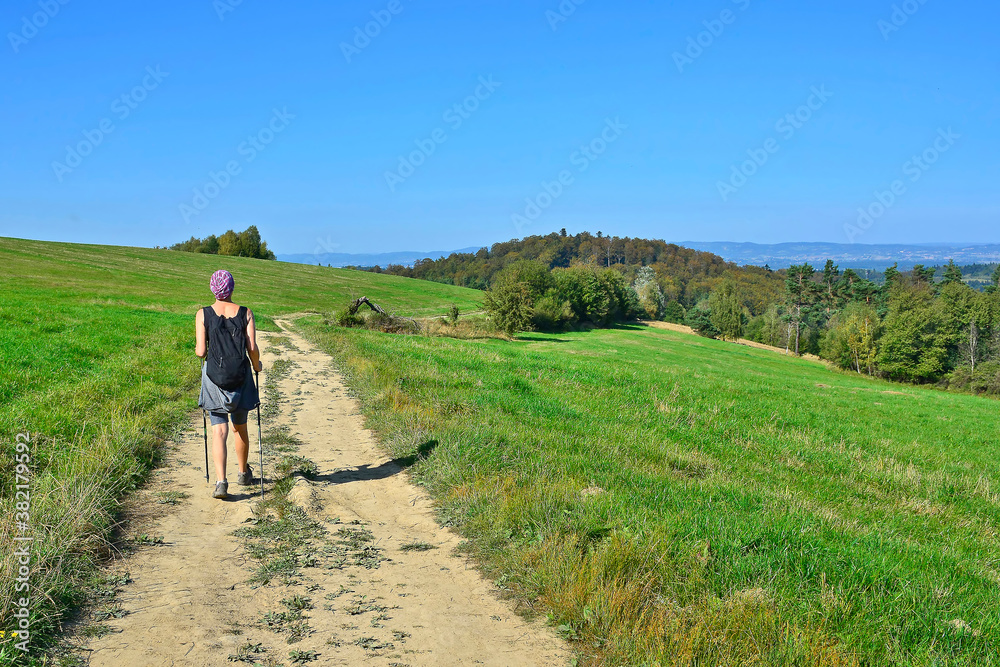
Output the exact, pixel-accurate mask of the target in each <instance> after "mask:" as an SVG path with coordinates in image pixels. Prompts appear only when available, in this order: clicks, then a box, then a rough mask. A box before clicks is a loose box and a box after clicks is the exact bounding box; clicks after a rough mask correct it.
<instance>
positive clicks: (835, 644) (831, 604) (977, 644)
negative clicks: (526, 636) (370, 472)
mask: <svg viewBox="0 0 1000 667" xmlns="http://www.w3.org/2000/svg"><path fill="white" fill-rule="evenodd" d="M301 324H302V326H303V328H304V329H305V331H306V333H307V334H308V335H309V336H311V337H312V339H313V340H315V341H317V342H318V343H319V344H320V345H322V346H323V347H324V348H325V349H326V350H327V351H328V352H330V353H331V354H333V355H334V356H335V357H336V358H337V359H338V360H339V363H340V365H341V367H342V368H343V369H344V370H345V371H346V372H347V373H348V375H349V381H350V383H351V385H352V387H354V389H355V391H356V392H357V393H358V395H359V398H360V399H361V401H362V404H363V409H364V411H365V413H366V414H367V415H368V416H369V417H371V418H372V419H371V421H370V424H371V426H372V428H374V429H376V430H377V431H378V432H379V433H380V435H381V437H382V439H383V440H384V441H385V442H386V443H387V444H388V446H390V447H391V448H393V449H394V450H395V451H397V452H399V453H400V454H402V453H405V452H410V451H412V450H413V449H414V447H417V446H420V445H422V444H423V445H425V448H426V444H427V443H430V445H431V446H434V449H433V453H432V454H431V455H430V457H429V458H428V460H426V461H425V462H423V463H421V464H419V465H418V467H417V468H416V474H417V476H418V479H419V481H420V483H422V484H424V485H426V487H427V488H428V489H429V490H430V491H431V493H432V494H433V495H434V496H435V497H436V498H437V499H438V500H439V501H440V507H441V516H442V518H443V520H444V521H445V522H446V523H448V524H450V525H453V526H455V527H456V528H457V529H458V530H460V531H461V532H462V533H463V534H464V535H465V536H467V537H468V538H469V550H470V551H471V552H472V553H474V554H475V555H476V556H477V557H478V558H479V559H480V561H481V562H482V563H484V564H485V568H486V570H487V572H488V573H489V575H490V576H491V577H492V578H494V579H495V580H496V581H497V582H498V583H499V585H500V586H501V587H502V588H504V589H506V590H507V591H508V592H509V593H510V594H511V595H513V596H514V597H516V598H517V599H519V600H521V601H523V602H524V603H525V604H527V605H530V606H532V607H533V608H534V609H535V610H536V611H538V612H540V613H545V614H549V615H550V617H551V621H552V623H553V624H554V625H555V626H557V627H558V628H559V630H560V631H561V632H562V633H563V634H564V635H565V636H566V637H568V638H572V639H576V640H578V647H579V648H580V650H582V651H583V652H584V654H585V661H587V659H588V658H589V661H593V662H595V663H601V664H612V665H890V664H896V665H989V664H998V663H1000V653H998V651H1000V540H998V532H997V530H998V526H1000V445H998V443H997V438H998V436H1000V414H998V409H997V408H998V404H997V402H995V401H992V400H985V399H981V398H976V397H972V396H965V395H956V394H949V393H945V392H940V391H934V390H927V389H918V388H911V387H906V386H901V385H894V384H889V383H885V382H880V381H872V380H868V379H866V378H862V377H859V376H857V375H849V374H843V373H838V372H834V371H831V370H828V369H827V368H826V367H824V366H823V365H821V364H819V363H817V362H811V361H806V360H800V359H795V358H790V357H785V356H783V355H779V354H775V353H773V352H769V351H763V350H756V349H751V348H748V347H743V346H737V345H733V344H727V343H722V342H718V341H712V340H708V339H704V338H698V337H695V336H690V335H685V334H680V333H674V332H670V331H663V330H654V329H647V328H643V327H638V326H636V327H623V328H620V329H617V330H599V331H592V332H588V333H573V334H560V335H539V334H531V335H525V336H522V337H521V338H520V340H518V341H516V342H507V341H500V340H491V341H460V340H451V339H445V338H426V337H408V336H388V335H382V334H377V333H371V332H360V331H353V330H350V331H349V330H343V329H337V328H331V327H327V326H325V325H324V324H323V323H321V322H320V321H319V320H318V318H313V319H312V321H302V322H301Z"/></svg>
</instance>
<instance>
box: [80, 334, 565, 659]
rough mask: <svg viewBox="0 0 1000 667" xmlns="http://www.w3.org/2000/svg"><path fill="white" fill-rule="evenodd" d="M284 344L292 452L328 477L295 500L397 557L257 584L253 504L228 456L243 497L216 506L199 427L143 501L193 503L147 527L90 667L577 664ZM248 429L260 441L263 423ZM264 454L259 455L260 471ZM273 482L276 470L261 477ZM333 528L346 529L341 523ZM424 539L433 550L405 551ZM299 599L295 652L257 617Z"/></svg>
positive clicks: (319, 359)
mask: <svg viewBox="0 0 1000 667" xmlns="http://www.w3.org/2000/svg"><path fill="white" fill-rule="evenodd" d="M285 326H286V328H287V324H285ZM284 335H286V336H289V337H290V338H291V340H292V341H293V345H294V348H297V349H287V350H285V351H284V352H283V353H282V356H283V357H284V358H286V359H289V360H290V361H292V362H293V364H294V367H293V370H292V372H291V373H290V375H289V376H288V377H287V378H286V379H285V380H283V381H282V383H281V384H280V385H279V386H280V388H281V390H282V393H283V394H284V395H285V396H286V397H287V398H288V399H289V401H288V402H286V403H285V404H283V406H282V414H281V415H280V417H279V418H278V423H279V424H286V425H287V426H288V427H289V428H290V429H291V432H292V433H293V434H294V435H295V436H297V437H298V439H299V440H300V441H301V442H302V443H303V444H302V445H301V447H300V448H299V450H298V451H297V452H296V453H298V454H300V455H301V456H304V457H307V458H309V459H311V460H313V461H314V462H315V463H316V464H317V465H318V467H319V470H320V474H319V477H318V478H317V480H316V481H313V482H309V481H307V480H305V479H299V480H298V482H297V484H296V486H295V488H294V489H293V490H292V492H291V494H290V497H291V498H293V499H294V500H295V501H296V503H297V504H300V505H301V506H303V507H304V508H305V509H306V510H307V512H308V513H309V515H310V517H311V518H314V519H317V520H318V521H320V522H322V523H323V524H324V525H325V526H326V527H327V529H328V530H331V531H335V530H336V526H337V525H350V523H351V522H352V521H356V522H359V524H360V525H363V526H364V528H366V529H367V530H368V531H370V532H371V533H372V536H373V538H372V540H373V544H374V545H375V546H376V547H377V548H379V549H381V550H382V555H383V556H384V557H386V558H388V559H389V560H387V561H383V562H382V563H381V564H380V565H379V566H378V567H377V568H373V569H366V568H364V567H350V568H345V569H324V568H318V567H317V568H307V569H304V570H303V577H302V580H301V582H300V583H298V584H297V585H291V586H286V585H282V584H278V583H272V584H269V585H267V586H263V587H259V588H251V587H250V586H249V585H248V584H247V579H248V578H249V577H250V575H251V573H252V570H253V568H254V563H252V562H251V560H250V559H249V558H248V557H247V555H246V553H245V549H244V547H243V545H242V544H241V543H240V541H239V540H238V539H237V538H235V537H234V536H233V535H232V532H233V530H234V529H236V528H238V527H240V526H241V525H242V523H243V522H244V521H245V520H247V519H250V518H251V511H250V500H249V498H248V495H247V494H246V493H242V489H241V488H240V487H237V486H236V485H235V482H234V479H235V472H234V470H235V461H234V459H233V458H232V456H231V458H230V464H229V465H230V491H231V492H233V491H235V494H234V495H232V496H230V500H229V501H224V502H223V501H217V500H213V499H212V498H210V497H209V495H210V487H209V485H207V484H206V483H205V481H204V471H203V470H202V469H201V463H200V462H201V461H202V460H203V456H204V454H203V443H202V434H201V423H200V422H201V419H200V416H199V417H198V418H197V419H196V420H193V421H192V424H191V428H190V429H188V430H187V431H186V432H185V434H184V435H183V438H182V440H181V441H180V443H179V446H178V447H176V448H175V450H174V451H173V452H171V453H170V454H169V455H168V457H167V461H166V464H165V466H164V468H163V469H161V470H159V471H157V473H156V475H155V478H154V482H153V483H152V484H151V485H150V487H149V488H148V489H147V490H145V491H143V492H142V493H144V494H148V495H149V496H150V498H153V497H154V496H153V494H155V493H157V492H162V491H165V490H178V491H184V492H186V493H187V494H189V497H188V498H187V499H185V500H182V501H181V502H180V504H179V505H177V506H176V507H175V508H171V510H170V511H169V512H166V513H164V514H163V515H162V516H160V517H159V518H156V519H154V520H153V522H152V525H151V526H149V527H148V528H144V532H148V533H149V534H150V535H162V536H163V537H164V544H163V545H161V546H153V547H146V548H143V549H141V550H140V551H139V552H137V553H136V554H134V555H132V556H131V557H129V558H127V559H125V561H124V562H119V563H116V564H115V567H114V569H115V570H117V571H121V570H127V571H128V572H129V574H130V575H131V577H132V579H133V582H132V583H130V584H128V585H127V586H125V587H124V589H123V591H122V593H121V594H120V596H119V601H120V602H121V605H122V607H123V608H124V610H125V611H127V612H128V613H127V615H125V616H124V617H123V618H120V619H112V620H109V621H105V623H106V624H108V625H111V626H112V627H114V628H115V630H116V632H115V633H114V634H110V635H107V636H105V637H102V638H99V639H92V640H90V642H89V647H88V648H89V657H90V664H91V665H94V666H105V665H106V666H119V665H129V666H132V665H192V666H195V665H197V666H198V667H209V666H216V665H218V666H222V665H233V664H234V663H233V662H231V661H230V660H229V656H230V655H233V654H237V653H238V651H239V650H240V647H245V646H246V645H247V644H251V645H253V644H257V643H261V644H263V646H264V647H266V648H267V649H268V651H267V653H263V654H259V655H257V656H255V659H256V660H257V661H259V663H260V664H264V665H267V664H286V665H288V664H291V660H290V658H289V652H290V651H293V650H295V651H302V652H307V651H314V652H316V653H318V654H319V656H318V658H317V659H316V660H315V661H314V662H312V663H311V664H317V665H387V666H388V665H392V666H394V667H401V666H403V665H410V666H413V667H415V666H417V665H497V666H501V665H503V666H506V665H544V666H548V665H566V664H568V663H569V660H570V657H571V656H570V652H569V651H568V650H567V648H566V646H565V644H564V643H563V642H562V641H561V640H559V639H558V638H556V637H555V636H554V634H553V633H552V632H551V631H550V630H548V629H546V628H544V627H542V626H540V625H538V624H529V623H527V622H525V621H524V620H523V619H521V618H520V617H518V616H517V615H516V614H514V613H513V612H512V611H511V609H510V608H509V607H508V606H507V605H506V604H504V603H503V602H501V601H499V600H498V599H497V598H496V597H495V596H494V594H493V592H492V588H491V586H490V584H489V583H488V582H487V581H485V580H484V579H483V578H482V577H481V576H480V575H479V573H478V572H477V571H476V570H474V569H472V567H471V566H470V564H469V563H468V562H467V560H466V559H465V558H463V557H460V556H458V555H456V552H455V547H456V546H457V545H458V542H459V540H458V538H457V536H455V535H454V534H453V533H451V532H450V531H448V530H446V529H443V528H441V527H440V526H439V525H438V524H437V523H436V522H435V521H434V515H433V509H432V505H431V502H430V500H429V499H428V498H427V496H426V495H425V494H424V493H423V492H422V491H421V490H420V489H418V488H417V487H415V486H413V485H412V484H410V483H409V481H408V479H407V478H406V476H405V475H403V474H400V472H401V471H400V469H399V468H398V467H397V466H396V465H394V464H393V463H392V462H391V461H390V460H389V458H388V457H387V456H386V455H385V454H384V453H382V452H381V451H380V450H379V449H378V447H377V446H376V444H375V441H374V440H373V438H372V435H371V434H370V432H368V431H367V430H365V428H364V426H363V423H362V418H361V416H360V415H359V414H358V408H357V404H356V403H355V402H354V401H353V400H352V399H351V398H350V397H349V396H348V394H347V392H346V390H345V387H344V385H343V383H342V382H341V379H340V377H339V375H338V374H337V373H336V371H335V370H334V369H333V368H332V366H331V360H330V358H329V357H328V356H327V355H325V354H323V353H321V352H319V351H317V350H315V349H314V348H313V347H312V346H311V345H310V344H309V343H307V342H306V341H305V340H304V339H302V338H301V337H299V336H297V335H295V334H293V333H288V332H287V331H286V333H285V334H284ZM262 348H264V361H265V367H269V366H270V363H272V362H273V361H274V359H275V358H276V356H277V354H278V353H277V351H276V349H274V348H272V347H271V346H269V345H268V344H267V342H266V340H265V342H264V345H262ZM263 381H264V382H266V379H265V380H263ZM250 430H251V437H255V436H256V433H255V425H252V426H251V429H250ZM256 456H257V454H256V447H254V448H253V451H252V455H251V462H253V461H255V460H256ZM188 462H190V463H188ZM272 463H273V462H272ZM213 466H214V464H213ZM255 468H256V466H255ZM271 470H273V468H272V467H271V466H270V465H268V469H267V470H266V471H265V472H266V473H268V474H267V475H266V477H265V478H266V479H269V477H270V471H271ZM213 481H214V480H213ZM269 481H270V480H269ZM335 518H336V519H339V520H340V521H341V524H333V523H331V522H332V520H334V519H335ZM417 543H423V544H427V545H432V546H434V547H436V548H433V549H429V550H426V551H403V550H401V549H400V547H402V546H404V545H412V544H417ZM293 595H303V596H307V597H310V598H311V599H312V600H313V601H314V605H315V607H314V608H313V609H311V610H309V611H307V612H306V615H307V617H308V623H309V625H310V628H311V630H312V632H311V634H308V635H307V636H306V637H304V638H303V639H301V640H300V641H298V642H296V643H294V644H287V643H286V636H284V635H281V634H276V633H274V632H272V631H270V630H269V629H267V628H264V627H261V625H260V619H261V617H262V616H263V615H264V614H265V613H266V612H269V611H271V612H276V611H281V610H282V609H283V607H282V604H281V600H282V599H287V598H289V597H290V596H293ZM326 600H330V602H326ZM359 601H361V602H362V603H367V602H373V603H374V605H373V608H374V609H375V610H374V611H370V612H362V613H353V612H357V611H358V608H359V607H358V603H359ZM361 606H362V607H363V606H364V604H362V605H361ZM379 610H381V611H379ZM234 633H239V634H234ZM372 647H375V648H372ZM235 664H247V663H235ZM251 664H252V663H251Z"/></svg>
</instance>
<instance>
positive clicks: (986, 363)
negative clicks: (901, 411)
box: [686, 261, 1000, 394]
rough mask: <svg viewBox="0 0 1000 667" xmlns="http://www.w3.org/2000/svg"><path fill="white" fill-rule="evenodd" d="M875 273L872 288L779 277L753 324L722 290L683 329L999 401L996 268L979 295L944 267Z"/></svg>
mask: <svg viewBox="0 0 1000 667" xmlns="http://www.w3.org/2000/svg"><path fill="white" fill-rule="evenodd" d="M935 273H936V270H935V269H934V268H927V267H924V266H922V265H917V266H915V267H914V268H913V270H912V271H908V272H905V273H904V272H901V271H899V269H898V268H897V267H896V266H893V267H890V268H889V269H887V270H886V271H885V274H884V280H883V281H881V283H880V284H879V283H876V282H875V281H872V280H868V279H865V278H862V277H860V276H859V275H858V273H857V272H855V271H853V270H851V269H846V270H844V271H840V269H839V267H838V266H837V265H835V264H834V263H833V262H832V261H827V263H826V265H825V267H824V268H823V270H822V271H818V270H816V269H815V268H814V267H813V266H811V265H810V264H801V265H796V266H792V267H790V268H789V269H788V270H787V271H784V272H783V278H784V290H783V293H782V294H781V297H780V298H779V299H775V300H774V301H772V302H771V303H769V304H768V305H767V307H766V309H765V310H764V312H762V313H760V314H756V315H754V314H753V313H751V312H750V311H749V310H748V309H747V308H746V307H745V306H744V305H743V297H742V296H741V286H740V285H739V284H737V283H736V282H735V281H725V282H724V283H723V284H722V285H720V287H719V288H718V289H716V290H715V291H713V292H712V293H711V294H710V295H709V297H708V298H705V299H702V300H701V301H700V302H699V303H698V304H696V306H695V307H694V308H692V309H691V310H690V311H689V312H688V314H687V316H686V322H687V323H688V324H689V325H690V326H692V327H693V328H694V329H695V330H696V331H697V332H698V333H700V334H702V335H705V336H711V337H719V338H723V339H730V340H736V339H739V338H746V339H749V340H753V341H757V342H760V343H765V344H767V345H774V346H778V347H784V348H785V349H786V350H787V351H789V352H792V353H795V354H804V353H811V354H816V355H819V356H820V357H822V358H824V359H826V360H828V361H830V362H832V363H834V364H836V365H837V366H839V367H840V368H843V369H851V370H853V371H855V372H857V373H862V374H866V375H871V376H878V377H883V378H887V379H891V380H898V381H904V382H912V383H937V384H939V385H942V386H946V387H956V388H963V389H971V390H972V391H975V392H977V393H980V392H986V393H993V394H997V393H1000V265H998V266H995V267H992V274H991V275H990V279H989V282H988V284H986V285H984V289H983V290H981V291H980V290H977V289H974V288H973V287H971V286H970V285H969V284H968V282H967V281H966V280H965V279H964V277H963V274H962V270H961V269H960V268H959V267H958V266H956V265H955V263H954V262H949V264H948V266H946V267H944V269H943V271H942V274H943V275H942V277H941V279H940V280H936V279H935Z"/></svg>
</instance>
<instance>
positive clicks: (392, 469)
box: [313, 440, 438, 484]
mask: <svg viewBox="0 0 1000 667" xmlns="http://www.w3.org/2000/svg"><path fill="white" fill-rule="evenodd" d="M437 446H438V441H437V440H428V441H427V442H425V443H423V444H422V445H420V446H419V447H417V451H416V452H415V453H413V454H410V455H409V456H401V457H399V458H395V459H393V460H391V461H386V462H385V463H383V464H381V465H378V466H375V467H374V468H373V467H371V466H370V465H368V464H365V465H362V466H358V467H357V468H351V469H349V470H338V471H337V472H333V473H330V474H327V475H317V476H316V477H314V478H313V479H315V480H316V481H318V482H328V483H330V484H348V483H350V482H370V481H374V480H377V479H386V478H388V477H392V476H393V475H398V474H399V473H401V472H403V471H404V470H406V469H407V468H411V467H413V465H414V464H416V463H417V462H419V461H423V460H424V459H426V458H428V457H429V456H430V455H431V452H433V451H434V449H435V448H436V447H437Z"/></svg>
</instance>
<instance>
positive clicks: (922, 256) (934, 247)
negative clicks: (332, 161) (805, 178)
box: [278, 241, 1000, 271]
mask: <svg viewBox="0 0 1000 667" xmlns="http://www.w3.org/2000/svg"><path fill="white" fill-rule="evenodd" d="M677 245H680V246H684V247H685V248H692V249H694V250H703V251H705V252H711V253H715V254H716V255H719V256H720V257H722V258H723V259H725V260H726V261H729V262H735V263H736V264H741V265H742V264H753V265H756V266H764V265H765V264H767V265H768V266H770V267H771V268H772V269H784V268H788V267H789V266H791V265H792V264H802V263H803V262H809V263H810V264H812V265H813V266H816V267H817V268H821V267H822V266H823V264H824V263H826V260H828V259H832V260H833V261H834V262H836V263H837V264H839V265H840V268H841V269H846V268H853V269H875V270H878V271H881V270H884V269H886V268H888V267H890V266H892V265H893V264H899V268H900V269H902V270H904V271H905V270H908V269H911V268H913V265H914V264H924V265H926V266H935V265H938V264H947V263H948V260H949V259H954V260H955V263H956V264H959V265H966V264H992V263H996V262H1000V244H997V243H994V244H969V245H947V244H927V245H917V244H914V245H905V244H884V245H868V244H862V243H854V244H848V243H777V244H772V245H768V244H760V243H731V242H726V241H683V242H679V243H677ZM477 250H479V247H471V248H461V249H460V250H432V251H430V252H416V251H403V252H387V253H373V254H352V253H343V252H329V253H320V254H311V253H300V254H292V255H278V259H279V260H280V261H282V262H294V263H296V264H322V265H323V266H327V265H330V266H333V267H344V266H381V267H382V268H385V267H387V266H388V265H390V264H402V265H403V266H412V265H413V263H414V262H416V261H417V260H420V259H428V258H429V259H439V258H441V257H447V256H448V255H450V254H452V253H470V252H476V251H477Z"/></svg>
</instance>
